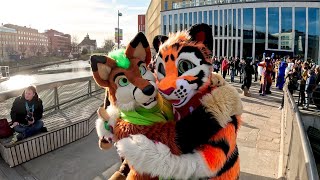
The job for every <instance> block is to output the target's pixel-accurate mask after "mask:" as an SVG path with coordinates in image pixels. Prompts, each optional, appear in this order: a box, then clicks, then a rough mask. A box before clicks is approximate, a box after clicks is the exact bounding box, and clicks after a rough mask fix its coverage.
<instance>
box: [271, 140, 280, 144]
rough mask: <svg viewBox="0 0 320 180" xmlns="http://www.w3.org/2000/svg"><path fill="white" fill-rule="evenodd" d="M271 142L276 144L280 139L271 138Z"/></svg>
mask: <svg viewBox="0 0 320 180" xmlns="http://www.w3.org/2000/svg"><path fill="white" fill-rule="evenodd" d="M272 142H273V143H277V144H280V139H274V140H272Z"/></svg>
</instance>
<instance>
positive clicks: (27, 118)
mask: <svg viewBox="0 0 320 180" xmlns="http://www.w3.org/2000/svg"><path fill="white" fill-rule="evenodd" d="M26 120H27V121H33V115H32V113H28V114H27V116H26Z"/></svg>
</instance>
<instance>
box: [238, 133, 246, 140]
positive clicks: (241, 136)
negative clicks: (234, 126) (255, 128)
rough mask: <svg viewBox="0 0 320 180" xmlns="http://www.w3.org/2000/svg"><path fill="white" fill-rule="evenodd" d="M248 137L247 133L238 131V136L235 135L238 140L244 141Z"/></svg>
mask: <svg viewBox="0 0 320 180" xmlns="http://www.w3.org/2000/svg"><path fill="white" fill-rule="evenodd" d="M248 136H249V132H242V131H239V132H238V135H237V138H238V139H243V140H246V139H247V137H248Z"/></svg>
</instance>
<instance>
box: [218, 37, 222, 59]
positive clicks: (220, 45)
mask: <svg viewBox="0 0 320 180" xmlns="http://www.w3.org/2000/svg"><path fill="white" fill-rule="evenodd" d="M219 42H220V44H219V48H220V50H219V51H220V53H219V56H220V57H222V56H223V54H222V39H220V40H219Z"/></svg>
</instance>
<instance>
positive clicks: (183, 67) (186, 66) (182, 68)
mask: <svg viewBox="0 0 320 180" xmlns="http://www.w3.org/2000/svg"><path fill="white" fill-rule="evenodd" d="M195 66H196V65H194V64H193V63H192V62H191V61H189V60H186V59H181V60H180V61H179V64H178V71H179V75H181V74H183V73H185V72H187V71H188V70H190V69H192V68H194V67H195Z"/></svg>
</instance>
